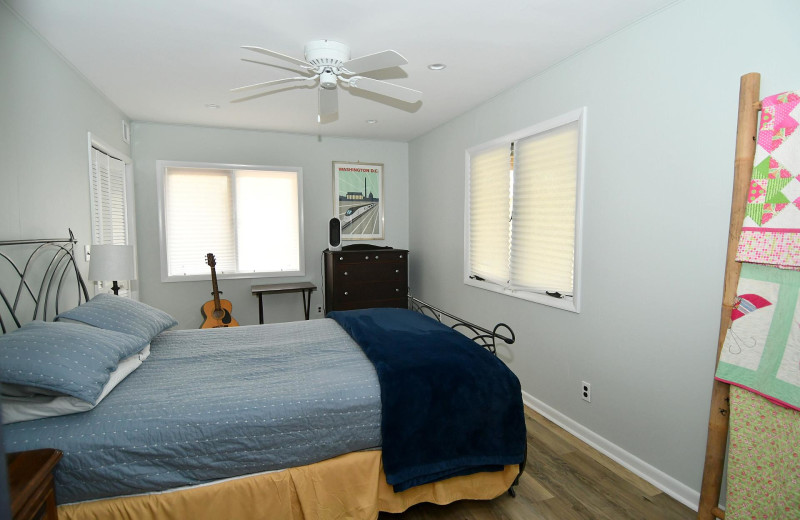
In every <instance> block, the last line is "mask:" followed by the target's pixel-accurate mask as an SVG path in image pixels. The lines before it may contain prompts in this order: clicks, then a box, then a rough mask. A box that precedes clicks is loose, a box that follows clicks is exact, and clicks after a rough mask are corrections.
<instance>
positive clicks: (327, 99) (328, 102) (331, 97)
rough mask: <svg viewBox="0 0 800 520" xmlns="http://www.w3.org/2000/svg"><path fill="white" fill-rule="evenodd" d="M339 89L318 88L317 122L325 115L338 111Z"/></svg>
mask: <svg viewBox="0 0 800 520" xmlns="http://www.w3.org/2000/svg"><path fill="white" fill-rule="evenodd" d="M338 92H339V90H338V89H327V88H321V87H320V89H319V115H318V116H317V122H321V121H322V118H323V117H325V116H330V115H332V114H335V113H337V112H338V111H339V94H338Z"/></svg>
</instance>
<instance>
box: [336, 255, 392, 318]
mask: <svg viewBox="0 0 800 520" xmlns="http://www.w3.org/2000/svg"><path fill="white" fill-rule="evenodd" d="M323 255H324V260H325V312H326V313H327V312H329V311H345V310H350V309H365V308H368V307H401V308H406V307H408V298H407V296H408V251H407V250H405V249H394V248H391V247H378V246H371V247H370V246H366V245H360V246H347V247H345V248H343V249H342V250H341V251H328V250H326V251H325V252H324V253H323Z"/></svg>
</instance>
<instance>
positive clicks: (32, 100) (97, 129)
mask: <svg viewBox="0 0 800 520" xmlns="http://www.w3.org/2000/svg"><path fill="white" fill-rule="evenodd" d="M123 119H126V117H125V115H124V114H123V113H122V112H120V110H119V109H118V108H117V107H116V106H114V105H113V104H112V103H111V102H110V101H108V100H107V98H105V97H104V96H103V95H102V94H100V93H99V91H97V90H96V89H95V88H94V87H93V86H92V85H91V84H89V83H88V82H87V81H86V79H85V78H84V77H83V76H81V75H80V74H78V73H77V72H76V71H75V70H74V69H73V68H72V67H71V66H70V65H69V64H68V63H67V62H66V61H65V60H64V59H63V58H61V56H60V55H59V54H57V53H56V52H54V51H53V50H52V48H51V47H50V46H49V45H48V44H47V43H45V41H44V40H43V39H42V38H41V37H39V36H38V34H36V33H34V32H33V31H32V30H31V29H30V28H29V27H28V26H27V25H26V24H25V23H23V22H22V21H21V20H20V19H19V18H18V17H17V16H16V15H15V14H14V13H13V12H12V11H11V10H9V8H8V7H7V6H6V5H5V4H4V3H2V2H0V240H11V239H19V238H56V237H65V236H67V229H68V228H72V231H73V232H74V233H75V237H76V238H77V239H78V240H79V242H80V245H79V247H80V249H81V250H82V249H83V245H84V244H88V243H91V221H90V218H91V215H90V211H91V207H90V199H89V159H88V137H87V136H88V133H89V132H92V134H93V135H95V136H96V137H97V138H100V139H101V140H103V141H104V142H106V143H107V144H109V145H110V146H113V147H114V148H116V149H117V150H119V151H120V152H122V153H125V154H129V153H130V148H129V146H128V145H127V144H125V143H123V142H122V130H121V129H122V120H123ZM79 256H81V257H82V255H79ZM79 263H80V265H81V269H82V271H83V273H84V275H85V274H86V267H87V266H86V265H85V264H84V262H83V260H82V259H81V260H80V261H79Z"/></svg>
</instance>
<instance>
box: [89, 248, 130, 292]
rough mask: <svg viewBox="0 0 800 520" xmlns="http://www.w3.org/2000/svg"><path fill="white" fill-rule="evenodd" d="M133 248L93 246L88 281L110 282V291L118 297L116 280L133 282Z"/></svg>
mask: <svg viewBox="0 0 800 520" xmlns="http://www.w3.org/2000/svg"><path fill="white" fill-rule="evenodd" d="M135 278H136V273H135V271H134V267H133V246H117V245H100V244H96V245H93V246H92V248H91V251H90V256H89V280H93V281H98V282H103V281H108V280H112V281H113V282H114V285H112V286H111V290H112V291H114V294H116V295H119V289H120V287H119V285H118V284H117V280H134V279H135Z"/></svg>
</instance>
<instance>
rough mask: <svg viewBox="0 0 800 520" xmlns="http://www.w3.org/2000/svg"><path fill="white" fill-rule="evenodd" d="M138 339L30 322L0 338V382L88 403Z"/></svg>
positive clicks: (143, 342)
mask: <svg viewBox="0 0 800 520" xmlns="http://www.w3.org/2000/svg"><path fill="white" fill-rule="evenodd" d="M147 343H148V342H147V341H146V340H145V339H143V338H141V337H138V336H132V335H130V334H122V333H120V332H114V331H110V330H103V329H98V328H94V327H87V326H85V325H80V324H75V323H48V322H43V321H32V322H30V323H26V324H25V325H24V326H23V327H22V328H20V329H17V330H15V331H14V332H11V333H9V334H4V335H2V336H0V382H3V383H10V384H15V385H27V386H35V387H38V388H44V389H47V390H52V391H55V392H59V393H62V394H64V395H71V396H73V397H77V398H78V399H82V400H84V401H87V402H90V403H94V402H95V401H96V400H97V399H98V398H99V397H100V394H101V393H102V392H103V387H104V386H105V384H106V383H107V382H108V378H109V375H110V374H111V372H113V371H114V370H116V368H117V365H118V363H119V362H120V360H122V359H124V358H126V357H129V356H132V355H134V354H136V353H137V352H139V351H141V350H142V349H143V348H144V347H145V345H147Z"/></svg>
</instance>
